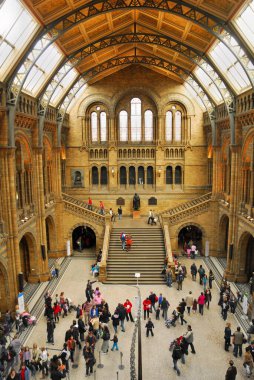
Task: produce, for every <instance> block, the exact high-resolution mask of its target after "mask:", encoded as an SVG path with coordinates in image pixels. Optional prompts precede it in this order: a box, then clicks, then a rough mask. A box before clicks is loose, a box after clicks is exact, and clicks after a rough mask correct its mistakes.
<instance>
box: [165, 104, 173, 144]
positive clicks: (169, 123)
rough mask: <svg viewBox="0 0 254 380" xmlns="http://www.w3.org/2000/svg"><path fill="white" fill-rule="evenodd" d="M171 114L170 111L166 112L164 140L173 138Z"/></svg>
mask: <svg viewBox="0 0 254 380" xmlns="http://www.w3.org/2000/svg"><path fill="white" fill-rule="evenodd" d="M172 123H173V115H172V112H171V111H167V112H166V131H165V132H166V133H165V134H166V141H172V140H173V126H172Z"/></svg>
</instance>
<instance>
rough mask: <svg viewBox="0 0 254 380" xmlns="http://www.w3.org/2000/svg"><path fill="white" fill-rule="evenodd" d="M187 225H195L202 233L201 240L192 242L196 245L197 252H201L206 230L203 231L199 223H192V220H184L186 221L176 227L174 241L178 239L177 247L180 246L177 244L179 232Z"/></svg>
mask: <svg viewBox="0 0 254 380" xmlns="http://www.w3.org/2000/svg"><path fill="white" fill-rule="evenodd" d="M188 226H191V227H195V228H196V229H198V230H199V231H200V232H201V234H202V236H201V241H200V242H198V241H196V242H194V243H195V245H196V246H197V249H198V250H199V252H200V253H201V254H202V252H203V250H204V241H205V239H206V236H207V234H206V232H205V229H204V228H203V227H202V226H201V225H200V224H198V223H193V222H192V221H189V222H186V223H183V224H181V225H180V226H179V227H178V229H177V230H176V235H175V237H176V241H178V248H179V247H180V245H179V237H180V232H181V231H182V230H183V229H185V228H186V227H188Z"/></svg>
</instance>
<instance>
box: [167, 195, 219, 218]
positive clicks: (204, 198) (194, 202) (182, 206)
mask: <svg viewBox="0 0 254 380" xmlns="http://www.w3.org/2000/svg"><path fill="white" fill-rule="evenodd" d="M211 196H212V193H207V194H204V195H201V196H200V197H198V198H195V199H192V200H191V201H188V202H185V203H182V204H180V205H179V206H176V207H173V208H170V209H168V210H165V211H162V212H161V213H160V215H162V216H173V215H176V214H178V213H179V212H183V211H185V210H189V209H191V208H193V207H196V206H198V205H200V204H203V203H204V202H209V201H210V199H211Z"/></svg>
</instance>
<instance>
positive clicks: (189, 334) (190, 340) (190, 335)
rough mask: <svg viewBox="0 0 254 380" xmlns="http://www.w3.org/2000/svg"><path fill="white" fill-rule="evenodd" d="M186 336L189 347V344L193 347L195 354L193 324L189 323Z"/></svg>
mask: <svg viewBox="0 0 254 380" xmlns="http://www.w3.org/2000/svg"><path fill="white" fill-rule="evenodd" d="M184 338H185V340H186V342H187V343H188V347H189V346H190V347H191V353H192V354H195V353H196V351H195V347H194V345H193V340H194V338H193V331H192V328H191V325H188V328H187V332H186V333H185V334H184Z"/></svg>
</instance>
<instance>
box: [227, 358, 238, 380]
mask: <svg viewBox="0 0 254 380" xmlns="http://www.w3.org/2000/svg"><path fill="white" fill-rule="evenodd" d="M236 375H237V369H236V367H235V366H234V362H233V360H229V367H228V369H227V372H226V376H225V380H235V379H236Z"/></svg>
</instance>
